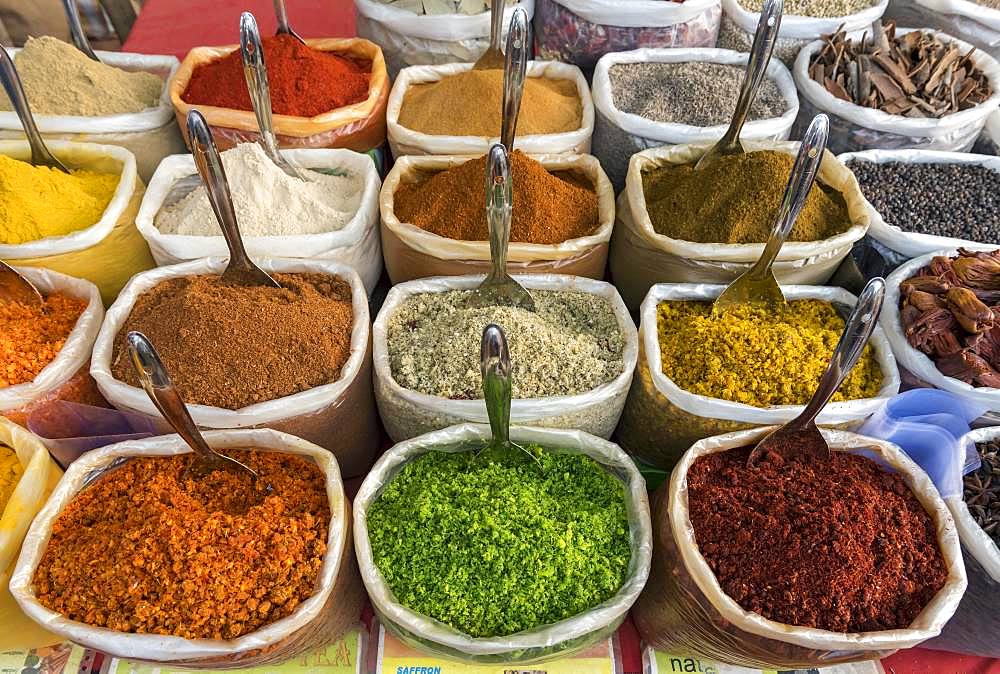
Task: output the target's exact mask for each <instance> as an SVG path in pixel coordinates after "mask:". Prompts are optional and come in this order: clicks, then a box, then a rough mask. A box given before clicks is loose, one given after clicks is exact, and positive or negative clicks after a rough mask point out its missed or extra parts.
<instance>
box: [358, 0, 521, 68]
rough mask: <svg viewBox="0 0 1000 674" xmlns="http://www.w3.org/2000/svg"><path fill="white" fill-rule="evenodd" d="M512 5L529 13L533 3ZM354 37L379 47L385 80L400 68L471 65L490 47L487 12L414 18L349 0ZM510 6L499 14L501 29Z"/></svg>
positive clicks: (376, 2)
mask: <svg viewBox="0 0 1000 674" xmlns="http://www.w3.org/2000/svg"><path fill="white" fill-rule="evenodd" d="M517 6H518V7H521V8H523V9H524V11H526V12H527V13H528V20H529V21H531V17H532V16H534V14H535V0H517ZM354 8H355V9H356V10H357V15H356V17H355V23H356V24H357V30H358V37H364V38H368V39H369V40H371V41H372V42H374V43H375V44H377V45H379V46H380V47H382V53H383V54H385V61H386V64H387V65H388V66H389V76H390V77H396V76H397V75H398V74H399V71H400V70H402V69H403V68H405V67H406V66H416V65H437V64H438V63H473V62H475V60H476V59H478V58H479V57H480V56H481V55H482V54H483V52H484V51H486V47H488V46H489V43H490V13H489V12H488V11H486V12H483V13H481V14H427V15H423V14H414V13H413V12H410V11H408V10H406V9H400V8H398V7H393V6H392V5H387V4H385V2H380V0H354ZM513 11H514V6H513V5H509V6H508V7H507V8H506V9H505V10H504V22H503V25H504V27H505V30H504V34H505V35H506V26H508V25H510V15H511V13H512V12H513Z"/></svg>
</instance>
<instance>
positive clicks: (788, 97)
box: [592, 48, 799, 193]
mask: <svg viewBox="0 0 1000 674" xmlns="http://www.w3.org/2000/svg"><path fill="white" fill-rule="evenodd" d="M748 57H749V54H746V53H740V52H735V51H731V50H729V49H701V48H689V49H683V48H673V49H636V50H635V51H630V52H615V53H610V54H605V55H604V56H602V57H601V60H600V61H598V62H597V69H596V70H594V81H593V87H592V91H593V96H594V107H595V108H596V109H597V118H596V120H595V122H594V139H593V151H594V154H595V155H596V156H597V158H598V159H600V160H601V166H603V167H604V170H606V171H607V172H608V177H610V178H611V182H612V184H613V185H614V187H615V192H616V193H618V192H621V190H622V189H623V188H624V187H625V175H626V173H627V172H628V165H629V160H630V159H631V158H632V155H633V154H635V153H636V152H641V151H642V150H647V149H649V148H651V147H659V146H661V145H683V144H684V143H700V142H707V141H713V140H718V139H719V138H722V136H723V134H725V132H726V129H727V128H728V127H729V124H728V123H726V124H720V125H717V126H692V125H690V124H681V123H677V122H657V121H654V120H652V119H648V118H646V117H642V116H641V115H634V114H631V113H627V112H622V111H621V110H619V109H618V108H617V107H616V106H615V100H614V93H613V89H612V86H611V77H610V75H609V71H610V69H611V68H612V67H613V66H615V65H618V64H622V63H686V62H700V63H722V64H726V65H738V66H746V63H747V58H748ZM767 77H768V79H770V80H771V81H773V82H774V83H775V84H776V85H777V87H778V90H779V91H780V92H781V95H782V98H784V99H785V101H786V105H787V107H786V109H785V112H784V113H782V114H781V116H780V117H774V118H771V119H756V120H748V121H747V123H746V124H745V125H744V126H743V131H742V132H741V133H740V138H743V139H745V140H787V139H788V134H789V132H790V131H791V130H792V123H793V122H794V121H795V116H796V115H797V114H798V112H799V97H798V94H797V93H796V92H795V82H794V81H793V80H792V74H791V73H790V72H789V71H788V68H786V67H785V66H784V65H783V64H782V63H781V62H780V61H771V63H769V64H768V66H767ZM735 103H736V101H735V100H734V101H733V105H734V106H735Z"/></svg>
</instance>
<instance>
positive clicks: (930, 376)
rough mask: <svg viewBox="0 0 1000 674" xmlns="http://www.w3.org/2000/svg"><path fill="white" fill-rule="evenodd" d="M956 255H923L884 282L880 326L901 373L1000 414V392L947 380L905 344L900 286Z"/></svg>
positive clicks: (977, 247)
mask: <svg viewBox="0 0 1000 674" xmlns="http://www.w3.org/2000/svg"><path fill="white" fill-rule="evenodd" d="M966 248H971V249H975V250H994V249H995V248H996V246H995V245H993V246H991V245H987V244H977V245H975V246H966ZM957 254H958V251H957V250H954V249H944V250H938V251H935V252H933V253H928V254H927V255H921V256H920V257H917V258H914V259H912V260H910V261H909V262H907V263H905V264H903V265H901V266H899V267H897V268H896V270H895V271H894V272H892V274H890V275H889V277H888V278H887V279H886V280H885V285H886V288H885V300H884V301H883V302H882V315H881V316H880V317H879V322H880V323H881V324H882V328H883V329H884V330H885V334H886V337H888V339H889V344H891V345H892V353H893V354H894V355H895V356H896V360H897V361H898V362H899V367H900V369H901V370H905V371H908V372H909V373H911V374H912V375H913V376H914V377H915V378H916V379H917V380H918V381H919V382H920V383H922V384H925V385H927V386H932V387H934V388H940V389H944V390H945V391H951V392H952V393H955V394H956V395H958V396H960V397H962V398H963V399H965V400H967V401H969V402H971V403H974V404H976V405H981V406H983V407H985V408H987V409H988V410H989V411H990V412H1000V388H991V387H989V386H972V385H971V384H966V383H965V382H964V381H960V380H958V379H955V378H954V377H946V376H944V375H943V374H941V372H940V371H939V370H938V369H937V366H936V365H935V364H934V361H932V360H931V359H930V358H929V357H928V356H927V355H926V354H924V353H922V352H921V351H918V350H917V349H915V348H913V347H912V346H910V343H909V342H908V341H907V340H906V333H905V331H904V330H903V324H902V320H901V318H900V312H899V302H900V300H901V299H902V298H901V295H900V292H899V284H900V283H902V282H903V281H905V280H907V279H908V278H911V277H913V276H916V274H917V272H918V271H920V269H921V268H922V267H924V266H926V265H928V264H930V261H931V260H932V259H934V258H935V257H937V256H938V255H942V256H945V257H954V256H956V255H957Z"/></svg>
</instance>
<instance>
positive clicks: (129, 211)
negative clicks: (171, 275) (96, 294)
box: [0, 140, 153, 304]
mask: <svg viewBox="0 0 1000 674" xmlns="http://www.w3.org/2000/svg"><path fill="white" fill-rule="evenodd" d="M46 145H47V146H48V148H49V150H50V151H51V152H52V153H53V154H54V155H55V156H56V157H58V158H59V159H60V160H62V161H63V162H65V163H66V164H67V165H68V166H69V167H70V168H77V169H89V170H91V171H100V172H105V173H118V174H120V175H121V181H120V182H119V183H118V188H117V189H116V190H115V194H114V196H113V197H112V198H111V202H110V203H109V204H108V207H107V208H106V209H104V215H102V216H101V219H100V220H98V221H97V222H96V223H94V224H93V225H92V226H90V227H87V228H85V229H81V230H79V231H76V232H72V233H70V234H67V235H65V236H58V237H56V236H52V237H47V238H45V239H39V240H37V241H29V242H27V243H21V244H4V243H0V260H3V261H4V262H7V263H8V264H11V265H16V266H19V267H45V268H46V269H51V270H53V271H57V272H61V273H63V274H66V275H67V276H75V277H77V278H82V279H86V280H88V281H90V282H92V283H93V284H95V285H96V286H97V288H98V290H100V291H101V299H103V300H104V303H105V304H111V302H113V301H114V299H115V297H116V296H117V295H118V291H119V290H121V288H122V286H124V285H125V283H126V282H127V281H128V280H129V279H130V278H131V277H132V276H133V275H134V274H138V273H139V272H141V271H144V270H146V269H149V268H150V267H152V266H153V258H152V256H151V255H150V254H149V247H148V246H147V245H146V242H145V241H144V240H143V239H142V236H140V234H139V231H138V230H137V229H136V228H135V214H136V212H137V211H138V210H139V202H140V201H141V200H142V195H143V191H144V188H143V185H142V181H140V180H139V178H138V176H136V170H135V156H133V154H132V153H131V152H129V151H128V150H125V149H123V148H120V147H114V146H112V145H93V144H91V143H71V142H68V141H60V140H53V141H48V142H47V143H46ZM0 154H5V155H7V156H8V157H13V158H14V159H19V160H21V161H30V160H31V147H30V146H29V145H28V143H27V142H25V141H18V140H8V141H0Z"/></svg>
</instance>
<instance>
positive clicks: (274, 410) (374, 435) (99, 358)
mask: <svg viewBox="0 0 1000 674" xmlns="http://www.w3.org/2000/svg"><path fill="white" fill-rule="evenodd" d="M228 262H229V260H228V259H227V258H218V257H208V258H202V259H200V260H192V261H190V262H184V263H181V264H176V265H172V266H170V267H160V268H158V269H153V270H150V271H148V272H146V273H144V274H139V275H138V276H136V277H135V278H133V279H132V280H131V281H130V282H129V284H128V285H127V286H126V287H125V289H124V290H123V291H122V294H121V296H120V297H119V298H118V300H117V301H116V302H115V303H114V304H113V305H112V306H111V307H110V308H109V309H108V313H107V316H106V317H105V319H104V323H103V324H102V325H101V330H100V332H99V333H98V335H97V341H96V342H95V344H94V355H93V359H92V362H91V365H90V374H91V375H93V377H94V379H95V380H96V381H97V385H98V387H100V389H101V393H103V394H104V396H105V397H106V398H107V399H108V402H110V403H111V404H112V405H114V406H115V407H117V408H118V409H120V410H123V411H126V412H137V413H140V414H145V415H147V416H150V417H153V418H154V419H156V420H157V422H158V424H159V425H160V426H161V427H164V428H165V424H164V422H163V421H162V419H160V416H159V413H158V412H157V411H156V408H155V407H154V406H153V403H152V402H151V401H150V400H149V397H148V396H147V395H146V393H145V392H144V391H143V390H142V389H141V388H139V387H136V386H129V385H128V384H126V383H125V382H122V381H119V380H117V379H115V378H114V375H112V374H111V362H112V359H113V358H114V345H115V337H116V336H117V335H118V332H119V331H120V330H121V329H122V326H124V324H125V321H126V320H127V319H128V317H129V314H130V313H131V312H132V307H133V305H134V304H135V302H136V300H137V299H138V298H139V296H140V295H142V294H143V293H144V292H145V291H147V290H149V289H151V288H153V287H154V286H156V285H157V284H159V283H161V282H163V281H165V280H167V279H169V278H176V277H180V276H195V275H198V274H221V273H222V271H223V270H224V269H225V268H226V265H227V264H228ZM256 263H257V265H258V266H260V267H261V269H263V270H264V271H267V272H279V273H296V272H299V273H319V274H330V275H334V276H337V277H338V278H340V279H341V280H343V281H345V282H347V283H349V284H350V286H351V292H352V300H353V311H354V327H353V328H352V330H351V355H350V357H348V359H347V362H346V363H344V367H343V369H341V371H340V378H339V379H338V380H336V381H334V382H331V383H329V384H322V385H320V386H314V387H313V388H311V389H307V390H305V391H300V392H299V393H294V394H292V395H289V396H285V397H283V398H277V399H275V400H268V401H265V402H261V403H256V404H254V405H248V406H247V407H243V408H241V409H238V410H228V409H222V408H219V407H210V406H208V405H188V410H189V411H190V412H191V417H192V418H193V419H194V422H195V423H196V424H198V426H200V427H202V428H265V427H266V428H273V429H275V430H278V431H284V432H286V433H291V434H292V435H295V436H297V437H300V438H303V439H305V440H307V441H309V442H314V443H316V444H317V445H319V446H320V447H323V448H324V449H327V450H328V451H330V452H332V453H333V454H334V456H336V457H337V462H338V463H339V464H340V467H341V472H343V474H344V476H345V477H354V476H356V475H360V474H362V473H364V471H365V470H367V469H368V466H369V465H371V461H372V458H373V457H374V455H375V450H376V449H377V446H378V442H379V438H378V427H377V423H376V419H375V405H374V400H373V398H372V387H371V331H370V323H369V317H368V295H367V293H366V292H365V288H364V285H363V284H362V283H361V278H360V277H359V276H358V274H357V272H356V271H354V269H353V268H352V267H348V266H347V265H345V264H343V263H340V262H333V261H328V260H295V259H288V258H270V259H268V258H265V259H258V260H256ZM249 375H250V373H247V376H249Z"/></svg>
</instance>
